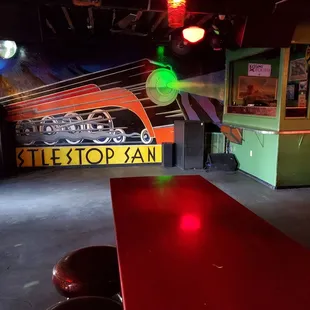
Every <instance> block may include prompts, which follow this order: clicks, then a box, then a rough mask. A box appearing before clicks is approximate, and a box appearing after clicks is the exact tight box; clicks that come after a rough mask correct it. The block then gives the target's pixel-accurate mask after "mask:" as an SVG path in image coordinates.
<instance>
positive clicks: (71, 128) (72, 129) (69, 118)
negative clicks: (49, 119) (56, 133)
mask: <svg viewBox="0 0 310 310" xmlns="http://www.w3.org/2000/svg"><path fill="white" fill-rule="evenodd" d="M81 122H83V118H82V117H81V116H80V115H78V114H77V113H74V112H71V113H67V114H66V115H65V116H64V118H63V123H65V124H68V125H66V126H65V127H62V128H63V130H66V131H68V132H69V133H70V134H72V139H66V141H67V142H68V143H69V144H79V143H81V142H82V141H83V139H78V138H76V139H75V138H74V135H77V134H79V133H81V132H83V130H84V129H85V125H84V124H83V123H81Z"/></svg>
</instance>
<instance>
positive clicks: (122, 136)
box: [113, 129, 126, 144]
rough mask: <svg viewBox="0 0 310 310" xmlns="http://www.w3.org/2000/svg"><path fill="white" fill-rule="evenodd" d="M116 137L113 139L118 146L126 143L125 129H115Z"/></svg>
mask: <svg viewBox="0 0 310 310" xmlns="http://www.w3.org/2000/svg"><path fill="white" fill-rule="evenodd" d="M114 135H118V136H117V137H115V138H113V142H115V143H116V144H122V143H125V141H126V136H125V131H124V130H123V129H115V130H114Z"/></svg>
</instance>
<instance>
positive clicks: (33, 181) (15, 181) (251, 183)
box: [0, 166, 310, 310]
mask: <svg viewBox="0 0 310 310" xmlns="http://www.w3.org/2000/svg"><path fill="white" fill-rule="evenodd" d="M189 173H192V172H188V174H189ZM165 174H170V175H176V174H184V172H182V171H180V170H178V169H177V168H173V169H169V170H166V169H164V168H162V167H160V166H143V167H126V168H90V169H89V168H85V169H81V168H79V169H66V170H50V169H48V170H43V171H38V172H34V173H31V174H25V175H21V176H19V177H16V178H11V179H9V180H5V181H2V182H1V183H0V310H11V309H12V310H21V309H25V310H28V309H35V310H45V309H46V308H47V307H48V306H50V305H52V304H53V303H56V302H57V301H59V300H61V298H60V297H59V295H58V294H57V293H56V292H55V290H54V288H53V286H52V284H51V271H52V267H53V265H54V264H55V263H56V261H57V260H58V259H59V258H60V257H61V256H63V255H64V253H66V252H68V251H70V250H73V249H76V248H79V247H84V246H89V245H96V244H115V239H114V227H113V218H112V209H111V200H110V192H109V178H111V177H123V176H142V175H165ZM201 174H202V175H203V176H204V177H205V178H207V179H208V180H210V181H211V182H213V183H214V184H215V185H217V186H218V187H220V188H221V189H223V190H224V191H225V192H227V193H228V194H229V195H231V196H233V197H234V198H235V199H237V200H238V201H240V202H241V203H242V204H244V205H245V206H246V207H248V208H249V209H251V210H253V211H254V212H255V213H256V214H258V215H259V216H261V217H263V218H265V219H266V220H267V221H269V222H270V223H272V224H273V225H274V226H276V227H278V228H279V229H280V230H282V231H283V232H285V233H286V234H287V235H289V236H291V237H292V238H293V239H295V240H297V241H298V242H300V243H301V244H303V245H305V246H306V247H308V248H310V225H309V223H310V203H309V201H310V189H295V190H280V191H273V190H271V189H269V188H268V187H265V186H264V185H262V184H260V183H257V182H256V181H255V180H252V179H251V178H248V177H246V176H244V175H242V174H239V173H237V174H225V173H212V174H206V173H201Z"/></svg>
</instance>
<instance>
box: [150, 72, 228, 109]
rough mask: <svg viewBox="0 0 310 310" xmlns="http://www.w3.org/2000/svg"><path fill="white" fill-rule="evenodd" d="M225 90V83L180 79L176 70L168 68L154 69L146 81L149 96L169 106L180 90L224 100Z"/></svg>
mask: <svg viewBox="0 0 310 310" xmlns="http://www.w3.org/2000/svg"><path fill="white" fill-rule="evenodd" d="M224 90H225V85H224V83H220V84H219V83H217V84H215V83H207V82H199V81H188V80H187V81H186V80H183V81H179V80H178V79H177V76H176V74H175V73H174V71H173V70H171V69H167V68H160V69H156V70H154V71H153V72H152V73H151V74H150V75H149V77H148V79H147V81H146V92H147V95H148V97H149V98H150V100H151V101H152V102H154V103H155V104H157V105H159V106H167V105H169V104H171V103H172V102H174V101H175V100H176V98H177V96H178V94H179V92H186V93H190V94H194V95H199V96H203V97H209V98H215V99H217V100H224V93H225V91H224Z"/></svg>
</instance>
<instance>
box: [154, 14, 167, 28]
mask: <svg viewBox="0 0 310 310" xmlns="http://www.w3.org/2000/svg"><path fill="white" fill-rule="evenodd" d="M166 17H167V12H162V13H161V14H160V15H159V16H158V17H157V19H156V21H155V23H154V24H153V25H152V28H151V32H154V31H155V30H156V29H157V28H158V26H159V25H160V24H161V23H162V21H163V20H164V19H165V18H166Z"/></svg>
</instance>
